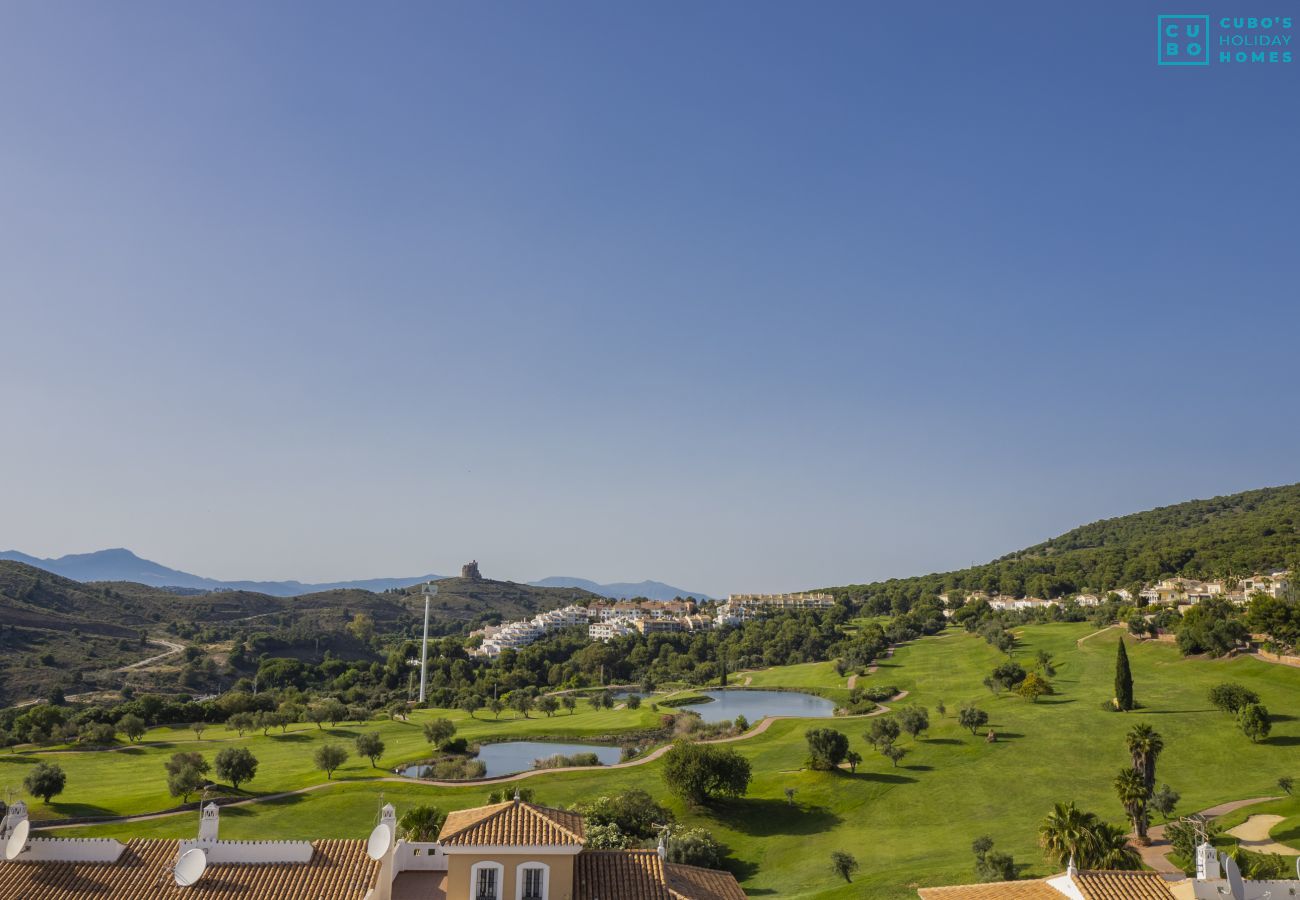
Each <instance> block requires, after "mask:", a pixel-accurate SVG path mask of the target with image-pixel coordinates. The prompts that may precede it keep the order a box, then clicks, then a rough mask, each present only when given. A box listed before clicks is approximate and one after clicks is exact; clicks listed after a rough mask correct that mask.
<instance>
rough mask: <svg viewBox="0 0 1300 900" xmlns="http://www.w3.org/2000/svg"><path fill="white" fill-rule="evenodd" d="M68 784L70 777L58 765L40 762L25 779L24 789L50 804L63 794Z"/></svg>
mask: <svg viewBox="0 0 1300 900" xmlns="http://www.w3.org/2000/svg"><path fill="white" fill-rule="evenodd" d="M67 782H68V776H67V775H65V774H64V773H63V769H62V768H61V767H60V766H59V765H58V764H57V763H48V762H38V763H37V764H36V765H35V766H33V767H32V770H31V771H30V772H28V773H27V777H26V778H24V779H23V787H24V788H26V789H27V793H29V794H31V795H32V796H33V797H40V798H41V800H43V801H44V802H45V803H49V802H50V800H51V799H52V798H54V797H57V796H58V795H59V794H62V793H63V788H64V785H66V784H67Z"/></svg>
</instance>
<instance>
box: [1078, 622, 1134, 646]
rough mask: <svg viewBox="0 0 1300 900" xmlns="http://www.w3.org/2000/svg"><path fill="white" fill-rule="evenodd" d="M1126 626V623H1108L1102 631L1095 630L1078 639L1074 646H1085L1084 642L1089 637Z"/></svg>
mask: <svg viewBox="0 0 1300 900" xmlns="http://www.w3.org/2000/svg"><path fill="white" fill-rule="evenodd" d="M1124 627H1126V626H1124V625H1107V626H1106V627H1105V628H1103V629H1101V630H1100V631H1094V632H1093V633H1092V634H1085V635H1084V636H1083V637H1081V638H1079V639H1078V640H1077V641H1075V642H1074V646H1076V647H1082V646H1083V642H1084V641H1086V640H1087V639H1088V638H1094V637H1096V636H1097V635H1099V634H1105V633H1106V632H1108V631H1110V630H1111V629H1112V628H1124Z"/></svg>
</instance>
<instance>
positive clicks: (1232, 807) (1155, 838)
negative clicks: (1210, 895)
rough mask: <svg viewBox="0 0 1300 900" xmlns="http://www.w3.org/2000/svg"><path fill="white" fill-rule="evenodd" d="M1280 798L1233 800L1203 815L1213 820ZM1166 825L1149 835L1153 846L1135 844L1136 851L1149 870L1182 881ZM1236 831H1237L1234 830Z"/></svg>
mask: <svg viewBox="0 0 1300 900" xmlns="http://www.w3.org/2000/svg"><path fill="white" fill-rule="evenodd" d="M1277 799H1279V798H1278V797H1254V798H1252V799H1250V800H1232V801H1229V802H1228V803H1220V804H1219V805H1218V806H1211V807H1210V808H1209V809H1203V810H1201V815H1203V816H1205V817H1206V818H1207V819H1213V818H1216V817H1218V816H1226V815H1227V814H1228V813H1230V812H1236V811H1237V810H1239V809H1241V808H1243V807H1246V806H1254V805H1255V804H1256V803H1267V802H1268V801H1269V800H1277ZM1165 828H1166V826H1164V825H1155V826H1153V827H1152V828H1151V830H1150V831H1149V832H1148V834H1149V835H1150V837H1151V846H1149V847H1143V846H1140V845H1137V844H1134V847H1135V849H1136V850H1137V852H1138V853H1139V854H1141V856H1142V862H1144V863H1145V864H1146V865H1147V866H1148V867H1149V868H1152V869H1155V870H1156V871H1157V872H1159V873H1160V874H1161V876H1163V877H1164V879H1165V881H1182V880H1183V879H1184V878H1186V877H1187V876H1186V875H1185V874H1184V873H1183V870H1182V869H1180V868H1178V867H1177V866H1176V865H1174V864H1173V863H1172V862H1170V861H1169V854H1170V853H1171V852H1172V851H1173V849H1174V848H1173V846H1171V845H1170V843H1169V841H1167V840H1165ZM1234 830H1235V829H1234Z"/></svg>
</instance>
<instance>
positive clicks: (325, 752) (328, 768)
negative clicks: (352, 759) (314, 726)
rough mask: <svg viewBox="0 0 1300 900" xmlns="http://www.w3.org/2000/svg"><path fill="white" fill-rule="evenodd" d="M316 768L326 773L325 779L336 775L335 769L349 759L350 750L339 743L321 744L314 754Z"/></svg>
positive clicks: (327, 779)
mask: <svg viewBox="0 0 1300 900" xmlns="http://www.w3.org/2000/svg"><path fill="white" fill-rule="evenodd" d="M312 760H313V761H314V762H315V763H316V768H318V769H320V770H321V771H322V772H324V773H325V780H326V781H329V780H330V779H332V778H333V777H334V770H335V769H337V768H338V767H339V766H341V765H343V764H344V763H345V762H347V761H348V751H347V750H346V749H344V748H343V747H340V746H339V745H338V744H321V745H320V746H319V747H317V748H316V752H315V753H314V754H313V755H312Z"/></svg>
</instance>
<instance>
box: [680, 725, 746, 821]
mask: <svg viewBox="0 0 1300 900" xmlns="http://www.w3.org/2000/svg"><path fill="white" fill-rule="evenodd" d="M750 777H751V772H750V768H749V760H747V759H745V757H743V756H741V755H740V754H739V753H737V752H736V751H735V750H731V749H729V748H723V747H713V746H710V745H708V744H690V743H686V742H684V741H678V742H677V743H676V744H674V745H673V747H672V749H671V750H669V751H668V752H667V753H665V754H664V768H663V779H664V783H666V784H667V785H668V788H669V790H671V791H672V792H673V793H675V794H677V795H678V796H679V797H681V798H682V799H683V800H685V801H687V802H688V803H691V804H693V805H696V806H702V805H704V804H706V803H708V802H709V800H711V799H713V798H714V797H741V796H743V795H744V794H745V792H746V791H748V790H749V780H750Z"/></svg>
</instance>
